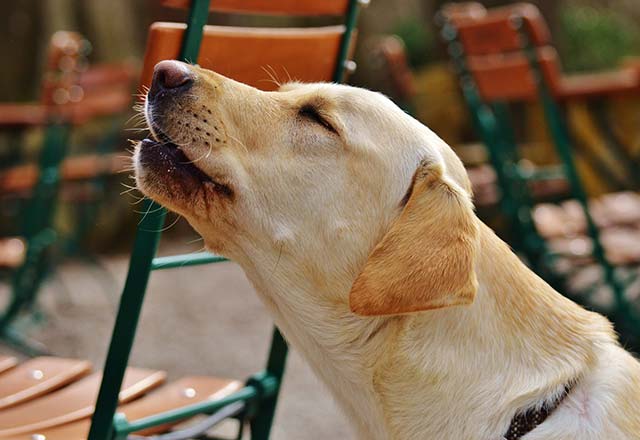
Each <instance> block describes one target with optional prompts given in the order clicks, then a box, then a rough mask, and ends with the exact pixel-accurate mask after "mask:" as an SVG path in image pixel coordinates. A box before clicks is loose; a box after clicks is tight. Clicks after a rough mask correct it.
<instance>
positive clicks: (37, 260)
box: [0, 121, 71, 352]
mask: <svg viewBox="0 0 640 440" xmlns="http://www.w3.org/2000/svg"><path fill="white" fill-rule="evenodd" d="M70 133H71V130H70V127H69V126H68V125H67V124H63V123H59V122H57V121H51V122H50V124H49V125H48V126H47V129H46V132H45V135H44V141H43V145H42V151H41V153H40V159H39V170H40V174H39V176H38V182H37V183H36V186H35V188H34V190H33V196H32V198H31V199H30V200H29V202H28V205H27V209H26V214H25V218H24V219H23V221H24V224H23V228H22V232H21V234H22V236H23V237H25V238H26V241H27V244H26V247H27V252H26V256H25V261H24V263H23V264H22V265H21V266H20V267H19V268H18V269H17V270H16V271H15V272H14V274H13V278H12V294H11V300H10V302H9V304H8V306H7V307H6V309H5V311H4V313H3V314H2V316H0V335H1V336H6V335H8V333H7V332H8V329H9V326H10V325H11V324H12V323H13V322H14V321H15V319H16V318H17V317H18V315H19V314H20V313H21V312H22V311H23V310H25V309H26V308H28V307H29V306H30V305H31V304H32V303H33V301H34V300H35V296H36V293H37V291H38V288H39V287H40V284H41V282H42V279H43V278H44V273H45V271H46V267H45V265H46V262H45V252H46V251H47V249H48V248H49V247H50V245H51V244H53V243H54V242H55V240H56V238H57V237H56V233H55V230H54V229H53V227H52V225H53V219H54V215H55V211H56V207H57V204H58V193H59V190H60V166H61V163H62V160H63V159H64V157H65V156H66V154H67V149H68V143H69V136H70ZM24 351H26V352H29V351H31V348H30V347H24Z"/></svg>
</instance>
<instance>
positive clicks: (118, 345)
mask: <svg viewBox="0 0 640 440" xmlns="http://www.w3.org/2000/svg"><path fill="white" fill-rule="evenodd" d="M208 14H209V0H193V2H192V4H191V9H190V13H189V22H188V24H187V32H186V33H185V36H184V39H183V42H182V49H181V53H180V59H181V60H197V58H198V52H199V48H200V42H201V41H202V33H203V26H204V24H205V23H206V20H207V17H208ZM145 211H146V214H145V215H144V216H143V217H142V220H141V221H140V224H139V225H138V231H137V234H136V239H135V242H134V248H133V253H132V255H131V259H130V261H129V273H128V275H127V280H126V283H125V287H124V290H123V292H122V297H121V300H120V306H119V310H118V316H117V317H116V322H115V325H114V329H113V334H112V336H111V343H110V345H109V352H108V354H107V360H106V362H105V367H104V375H103V378H102V383H101V385H100V392H99V393H98V400H97V401H96V409H95V412H94V414H93V416H92V419H91V429H90V431H89V437H88V440H109V439H111V437H112V436H113V417H114V414H115V411H116V408H117V405H118V394H119V392H120V387H121V386H122V380H123V378H124V373H125V370H126V368H127V364H128V363H129V355H130V353H131V348H132V347H133V341H134V339H135V334H136V328H137V325H138V320H139V318H140V311H141V309H142V303H143V301H144V295H145V291H146V287H147V282H148V280H149V274H150V272H151V265H152V262H153V258H154V256H155V253H156V250H157V247H158V243H159V241H160V235H161V232H160V231H161V229H162V226H163V224H164V220H165V216H166V210H165V209H164V208H162V207H160V206H159V205H157V204H156V203H154V202H152V201H147V202H146V203H145Z"/></svg>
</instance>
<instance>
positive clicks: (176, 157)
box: [141, 138, 233, 197]
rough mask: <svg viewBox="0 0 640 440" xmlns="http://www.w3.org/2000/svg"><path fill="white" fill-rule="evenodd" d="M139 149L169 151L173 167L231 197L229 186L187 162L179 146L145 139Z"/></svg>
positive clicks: (187, 159)
mask: <svg viewBox="0 0 640 440" xmlns="http://www.w3.org/2000/svg"><path fill="white" fill-rule="evenodd" d="M141 148H163V149H165V151H167V150H170V151H171V156H172V157H173V160H172V161H173V166H174V167H176V168H180V169H183V170H185V171H187V172H188V173H189V174H190V175H191V176H193V177H194V178H196V179H197V180H199V181H200V182H201V183H202V184H204V185H208V186H210V187H212V188H213V189H214V190H215V191H216V192H217V193H220V194H222V195H224V196H227V197H231V196H233V190H232V189H231V187H230V186H229V185H226V184H223V183H220V182H218V181H216V180H213V179H212V178H211V177H210V176H209V175H208V174H206V173H205V172H204V171H202V170H201V169H200V168H198V167H197V166H196V165H195V164H194V163H193V161H191V160H189V158H188V157H187V156H186V155H185V154H184V152H183V151H182V149H181V148H180V147H179V146H177V145H176V144H174V143H172V142H171V141H156V140H154V139H150V138H145V139H143V140H142V141H141Z"/></svg>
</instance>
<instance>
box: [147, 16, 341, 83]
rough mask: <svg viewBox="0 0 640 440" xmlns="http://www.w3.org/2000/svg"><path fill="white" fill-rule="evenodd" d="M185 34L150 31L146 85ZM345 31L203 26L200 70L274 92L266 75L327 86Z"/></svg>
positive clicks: (172, 26) (168, 28) (162, 28)
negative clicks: (326, 82) (321, 82)
mask: <svg viewBox="0 0 640 440" xmlns="http://www.w3.org/2000/svg"><path fill="white" fill-rule="evenodd" d="M184 30H185V25H183V24H179V23H154V24H153V25H152V26H151V29H150V31H149V38H148V40H147V41H148V45H147V52H146V54H145V60H144V70H143V73H142V83H143V84H144V85H149V84H150V82H151V78H152V76H153V67H154V66H155V65H156V63H158V62H159V61H162V60H167V59H175V58H176V57H177V56H178V53H179V51H180V42H181V39H182V34H183V33H184ZM344 30H345V28H344V26H327V27H320V28H303V29H298V28H287V29H273V28H241V27H226V26H206V27H205V30H204V37H203V40H202V45H201V49H200V56H199V58H198V64H199V65H201V66H202V67H205V68H207V69H211V70H215V71H216V72H217V73H220V74H222V75H224V76H227V77H229V78H232V79H235V80H236V81H240V82H243V83H245V84H249V85H251V86H254V87H256V88H259V89H262V90H275V89H277V88H278V85H277V84H275V83H274V81H272V80H271V79H270V75H275V76H277V77H278V78H276V80H280V81H283V82H285V81H287V80H289V79H292V80H299V81H305V82H313V81H331V80H332V76H333V72H334V70H335V67H336V66H335V62H336V61H335V60H336V54H337V53H338V49H339V47H340V40H341V37H342V35H343V33H344ZM238 54H242V56H238ZM308 60H314V62H313V63H310V62H309V61H308Z"/></svg>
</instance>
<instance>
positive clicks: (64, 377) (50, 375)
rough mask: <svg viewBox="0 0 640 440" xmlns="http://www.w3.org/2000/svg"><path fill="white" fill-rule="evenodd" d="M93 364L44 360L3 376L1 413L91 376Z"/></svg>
mask: <svg viewBox="0 0 640 440" xmlns="http://www.w3.org/2000/svg"><path fill="white" fill-rule="evenodd" d="M90 371H91V363H90V362H88V361H84V360H78V359H65V358H55V357H48V356H42V357H37V358H34V359H30V360H28V361H27V362H25V363H23V364H21V365H20V366H18V367H16V368H13V369H12V370H11V371H8V372H7V373H6V374H3V375H1V376H0V410H3V409H5V408H8V407H10V406H15V405H17V404H19V403H22V402H26V401H28V400H31V399H33V398H35V397H38V396H41V395H43V394H47V393H49V392H51V391H54V390H56V389H58V388H60V387H63V386H65V385H67V384H69V383H71V382H74V381H75V380H77V379H79V378H81V377H82V376H85V375H87V374H89V372H90Z"/></svg>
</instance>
